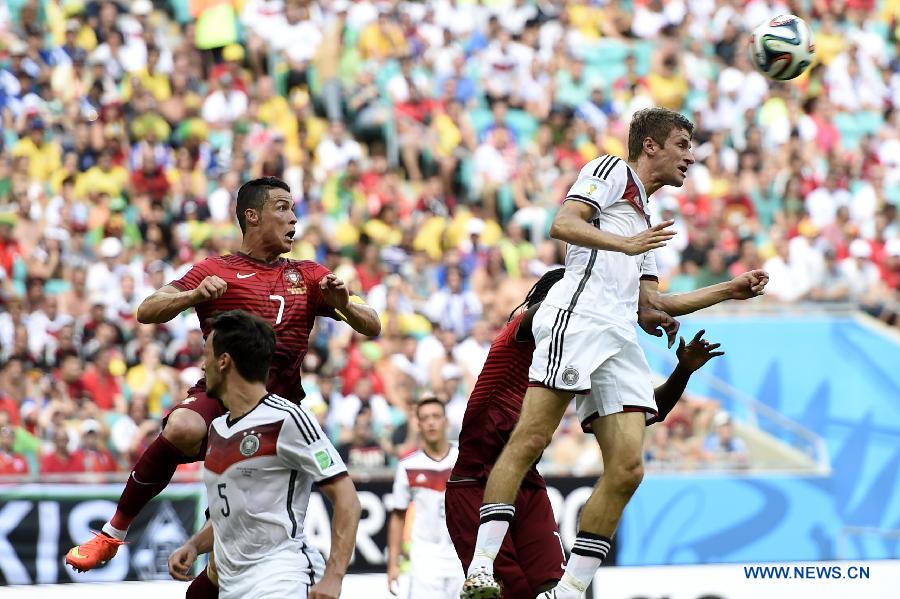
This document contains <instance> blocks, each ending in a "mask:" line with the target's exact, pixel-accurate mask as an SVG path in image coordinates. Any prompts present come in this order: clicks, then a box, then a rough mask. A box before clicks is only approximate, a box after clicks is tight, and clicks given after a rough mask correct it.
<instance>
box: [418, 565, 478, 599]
mask: <svg viewBox="0 0 900 599" xmlns="http://www.w3.org/2000/svg"><path fill="white" fill-rule="evenodd" d="M464 582H465V578H464V577H463V576H462V574H460V575H459V576H446V575H443V576H428V573H427V572H417V571H415V570H413V572H412V574H411V575H410V580H409V595H408V599H459V593H460V591H462V586H463V583H464Z"/></svg>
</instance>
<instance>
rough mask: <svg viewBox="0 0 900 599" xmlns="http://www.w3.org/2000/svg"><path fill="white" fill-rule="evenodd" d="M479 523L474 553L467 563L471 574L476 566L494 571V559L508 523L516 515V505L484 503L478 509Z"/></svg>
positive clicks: (501, 543)
mask: <svg viewBox="0 0 900 599" xmlns="http://www.w3.org/2000/svg"><path fill="white" fill-rule="evenodd" d="M479 513H480V516H481V518H480V520H481V523H480V524H479V525H478V537H476V539H475V554H474V555H473V556H472V563H471V564H469V572H468V574H471V573H472V572H474V571H475V569H476V568H485V569H487V571H488V572H491V573H493V572H494V560H495V559H496V558H497V554H498V553H499V552H500V546H501V545H503V539H504V538H505V537H506V531H508V530H509V523H510V522H512V519H513V516H515V515H516V507H515V506H514V505H511V504H509V503H485V504H484V505H482V506H481V509H480V510H479Z"/></svg>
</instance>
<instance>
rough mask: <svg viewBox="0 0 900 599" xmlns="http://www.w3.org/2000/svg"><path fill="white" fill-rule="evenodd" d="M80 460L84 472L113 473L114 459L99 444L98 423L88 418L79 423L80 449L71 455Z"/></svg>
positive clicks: (115, 464) (116, 465) (115, 465)
mask: <svg viewBox="0 0 900 599" xmlns="http://www.w3.org/2000/svg"><path fill="white" fill-rule="evenodd" d="M73 458H75V459H76V460H80V461H81V464H82V468H83V471H84V472H115V471H116V470H117V469H118V464H117V463H116V459H115V458H114V457H113V455H112V453H110V452H109V450H107V449H106V448H105V447H104V446H103V445H102V444H101V443H100V423H99V422H97V421H96V420H94V419H93V418H89V419H88V420H85V421H84V422H82V423H81V448H80V449H77V450H76V451H75V453H74V454H73Z"/></svg>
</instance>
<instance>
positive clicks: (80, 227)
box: [0, 0, 900, 474]
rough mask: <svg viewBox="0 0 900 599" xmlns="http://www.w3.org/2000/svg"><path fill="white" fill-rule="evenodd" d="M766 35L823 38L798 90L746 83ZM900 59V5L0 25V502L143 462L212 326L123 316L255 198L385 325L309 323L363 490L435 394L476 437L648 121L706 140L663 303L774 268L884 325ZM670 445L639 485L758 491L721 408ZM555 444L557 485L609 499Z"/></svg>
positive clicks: (692, 6)
mask: <svg viewBox="0 0 900 599" xmlns="http://www.w3.org/2000/svg"><path fill="white" fill-rule="evenodd" d="M778 12H792V13H794V14H800V15H803V16H804V17H805V18H807V20H808V21H809V22H810V23H811V25H812V26H813V28H814V31H815V35H816V52H817V59H818V61H817V63H816V64H815V65H814V67H813V68H812V69H810V72H809V73H808V74H806V75H804V76H802V77H801V78H800V79H798V80H797V81H795V82H791V83H789V84H773V83H772V82H770V81H768V80H766V79H765V78H764V77H763V76H761V75H760V74H758V73H757V72H755V71H754V70H753V68H752V66H751V64H750V61H749V59H748V56H747V53H746V43H747V42H746V32H747V30H748V28H749V27H752V26H753V25H755V24H756V23H757V22H759V21H761V20H763V19H764V18H766V17H767V16H769V15H771V14H777V13H778ZM898 39H900V3H898V2H897V1H896V0H884V1H883V2H878V3H876V2H875V1H874V0H847V1H840V0H834V1H825V0H822V1H819V0H814V1H813V2H811V3H806V2H787V3H781V2H766V1H763V0H750V1H748V2H744V3H732V2H727V1H723V0H684V1H682V0H634V1H633V2H625V3H617V2H593V1H590V0H568V1H564V2H560V1H557V2H547V1H544V0H483V1H482V2H474V1H464V0H435V1H429V2H424V1H423V2H413V1H408V2H398V1H384V2H372V1H368V0H360V1H355V2H352V3H351V2H348V1H346V0H330V1H327V2H313V1H308V0H307V1H303V0H244V1H241V0H191V1H188V0H171V1H167V0H155V1H153V2H151V1H150V0H133V1H131V2H119V3H117V2H113V1H110V0H100V1H96V0H90V1H84V0H17V1H15V2H4V3H2V4H0V66H2V69H0V116H2V128H3V130H2V136H0V147H2V152H0V365H2V366H0V474H24V473H25V472H30V473H31V474H37V473H42V474H49V473H71V472H84V471H89V472H94V471H104V472H105V471H114V470H123V469H127V468H128V467H129V466H130V465H131V464H132V463H133V461H134V460H135V459H136V457H137V456H138V455H139V454H140V452H141V451H142V449H143V448H144V447H145V446H146V445H147V443H148V442H149V441H150V440H152V439H153V438H154V437H155V435H156V434H158V432H159V429H160V418H161V416H162V415H164V414H165V412H166V410H167V408H169V407H171V406H172V405H173V403H177V402H178V401H180V400H181V399H182V398H184V397H185V396H186V390H187V389H188V388H189V387H190V386H191V385H192V384H193V383H194V382H195V381H196V380H197V379H198V378H200V377H201V376H202V372H201V371H200V369H199V368H198V366H199V364H200V358H201V356H202V354H203V339H202V336H201V333H200V330H199V325H198V323H197V321H196V317H194V316H193V314H185V315H183V316H182V317H180V318H178V319H176V320H175V321H173V322H171V323H169V324H167V325H165V326H157V325H141V324H138V323H137V322H136V320H135V309H136V308H137V306H138V305H139V304H140V302H141V301H142V299H143V298H145V297H146V296H147V295H148V294H149V293H151V292H152V291H153V290H155V289H157V288H159V287H161V286H162V285H165V284H166V283H168V282H170V281H172V280H174V279H176V278H178V277H179V276H181V275H182V274H183V273H185V272H186V270H187V269H188V268H189V267H190V265H191V264H193V263H195V262H197V261H199V260H201V259H203V258H204V257H206V256H208V255H210V254H216V253H223V252H229V251H234V250H236V248H237V247H238V246H239V243H240V232H239V230H238V228H237V226H236V224H235V222H234V203H233V202H234V199H235V193H236V190H237V188H238V187H239V186H240V184H241V183H242V182H243V181H245V180H247V179H249V178H252V177H258V176H264V175H273V176H277V177H280V178H283V179H284V180H286V181H287V182H288V183H289V184H290V186H291V189H292V192H293V196H294V198H295V200H296V210H297V214H298V217H299V218H300V224H299V226H298V235H297V242H296V243H295V245H294V250H293V252H292V253H291V255H290V256H291V257H293V258H298V259H310V260H316V261H318V262H320V263H321V264H324V265H325V266H326V267H328V268H329V269H331V270H332V271H333V272H335V273H336V274H337V275H338V276H339V277H341V278H342V279H343V280H344V281H346V282H347V284H348V285H349V287H350V288H351V289H353V290H354V291H355V292H356V293H357V294H359V295H360V296H362V297H365V299H366V301H367V303H368V304H369V305H371V306H372V307H373V308H375V309H376V310H377V311H378V313H379V314H380V315H381V318H382V323H383V334H382V335H381V337H380V338H378V339H376V340H374V341H365V340H364V339H363V338H361V337H358V336H354V335H353V334H352V331H351V330H350V329H349V327H347V326H346V325H344V324H341V323H336V322H334V321H329V320H324V319H320V323H319V326H318V328H317V331H316V332H315V336H314V339H312V340H311V344H310V352H309V354H308V356H307V358H306V362H305V364H304V368H305V370H306V373H307V374H306V375H305V378H304V388H305V389H306V391H307V394H308V397H307V399H306V400H305V401H306V402H307V405H308V406H309V407H310V408H311V409H312V410H313V411H314V412H315V413H316V415H317V416H318V417H319V419H320V421H321V422H322V423H323V425H324V426H325V427H326V430H328V431H329V432H330V434H331V435H332V436H333V438H334V440H335V441H336V443H337V444H338V445H339V447H340V451H341V453H342V455H344V457H345V459H346V460H347V462H348V465H350V466H351V467H375V466H387V465H390V464H391V463H392V460H394V459H395V458H396V456H397V455H398V454H402V453H403V452H404V451H406V450H407V449H408V448H410V447H411V446H412V444H414V443H415V422H414V419H412V420H411V419H410V418H409V415H410V413H411V412H410V406H411V405H412V403H413V401H414V399H415V398H417V397H419V396H421V395H422V394H423V393H430V394H435V395H437V396H438V397H440V398H442V399H444V400H445V401H446V402H447V406H448V414H449V416H450V421H451V424H452V426H453V427H454V428H455V431H454V432H458V427H459V424H460V422H461V419H462V415H463V412H464V410H465V405H466V398H467V393H468V390H470V389H471V388H472V384H473V381H474V380H475V377H477V374H478V372H479V370H480V368H481V365H482V364H483V362H484V359H485V357H486V355H487V351H488V348H489V347H490V343H491V340H492V338H493V334H494V332H495V331H496V330H498V328H499V327H500V326H502V324H503V323H505V322H506V320H507V318H508V316H509V314H510V311H511V310H512V309H513V308H515V307H516V306H517V305H518V304H519V303H520V302H521V301H522V299H523V298H524V296H525V294H526V293H527V291H528V289H529V288H530V287H531V286H532V284H533V283H534V282H535V281H536V280H537V277H539V276H540V275H541V274H543V273H544V272H546V271H547V270H548V269H549V268H551V267H552V266H554V265H557V264H559V263H560V262H561V261H562V259H563V256H564V254H563V248H562V247H561V246H560V244H559V243H556V242H554V241H552V240H550V239H549V238H548V235H547V232H548V229H549V225H550V222H551V220H552V216H553V213H554V210H555V209H556V208H557V206H558V204H559V199H560V198H561V197H562V196H563V195H564V193H565V190H566V189H568V187H569V186H570V185H571V183H572V182H573V181H574V179H575V177H576V175H577V173H578V170H579V169H580V167H581V166H582V165H583V164H584V163H586V162H587V161H589V160H591V159H592V158H594V157H596V156H598V155H600V154H603V153H610V154H616V155H619V156H624V155H625V137H626V135H627V124H628V122H629V118H630V115H631V114H632V113H633V112H634V111H636V110H638V109H640V108H644V107H648V106H652V105H660V106H665V107H667V108H670V109H674V110H678V111H680V112H682V113H683V114H685V115H686V116H688V117H690V118H691V119H692V120H693V121H694V122H695V123H696V129H695V132H694V140H693V143H694V154H695V156H696V159H697V162H696V164H694V165H693V166H692V168H691V170H690V172H689V174H688V178H687V182H686V184H685V186H684V187H683V188H681V189H673V188H664V189H663V190H661V191H660V192H659V193H657V194H656V195H655V196H654V198H653V200H652V202H651V209H652V211H653V214H654V221H656V222H658V221H659V220H661V219H668V218H673V219H675V220H676V228H677V230H678V235H677V236H676V237H675V239H674V240H673V241H672V242H671V243H670V244H669V245H668V246H667V247H666V248H664V249H662V250H660V251H658V254H657V263H658V266H659V269H660V275H661V276H660V283H661V289H662V290H664V291H668V292H679V291H685V290H691V289H694V288H697V287H701V286H705V285H710V284H714V283H718V282H721V281H725V280H728V279H730V278H731V277H732V276H734V275H736V274H738V273H741V272H743V271H745V270H749V269H752V268H764V269H766V270H767V271H768V272H769V273H770V277H771V278H770V282H769V285H768V287H767V296H766V298H765V299H766V301H769V302H785V303H791V302H800V301H816V302H852V303H855V304H857V305H859V306H860V307H862V309H864V310H865V311H867V312H869V313H870V314H872V315H874V316H876V317H878V318H881V319H883V320H884V321H885V322H887V323H889V324H894V323H895V322H896V321H897V317H896V314H897V312H898V301H900V219H898V216H897V204H898V202H900V110H897V109H898V108H900V53H898V49H900V41H898ZM710 335H713V333H712V332H711V333H710ZM726 349H727V348H726ZM673 416H674V417H673V418H672V419H671V420H670V421H669V422H667V423H666V424H665V425H660V426H658V427H655V428H656V430H655V431H653V429H651V431H653V432H652V433H650V434H648V444H647V456H648V460H650V461H651V462H653V461H656V462H661V463H663V464H664V465H665V466H666V467H676V468H677V467H680V465H682V464H685V463H689V464H692V465H696V466H702V465H703V464H706V463H709V462H717V463H718V462H721V461H723V459H724V461H726V462H729V463H732V464H735V465H741V466H742V465H746V461H747V456H746V448H744V447H743V446H742V444H741V443H735V442H734V441H729V440H727V436H728V435H730V434H732V433H731V432H730V431H729V430H728V429H729V427H730V422H729V421H728V418H727V416H726V415H724V414H722V413H718V412H717V411H716V407H715V405H711V404H709V403H708V402H703V401H690V400H689V401H687V402H685V403H684V405H682V406H681V407H680V408H679V411H678V412H677V413H676V414H673ZM566 423H567V424H566V425H564V427H563V429H564V432H563V433H561V434H559V435H557V440H556V441H555V443H554V445H553V446H551V448H550V450H548V452H547V454H546V455H545V458H544V460H545V462H546V463H548V464H564V465H567V466H573V465H576V466H578V467H583V468H587V469H590V468H592V467H593V468H596V467H597V465H598V463H599V462H598V460H599V456H598V455H597V450H596V443H594V442H593V441H592V440H591V439H590V438H589V437H586V436H584V435H582V434H581V432H580V427H579V426H578V422H577V419H576V418H575V416H574V414H571V415H569V416H568V417H567V420H566ZM723 439H724V440H723ZM723 454H727V455H725V456H724V458H723Z"/></svg>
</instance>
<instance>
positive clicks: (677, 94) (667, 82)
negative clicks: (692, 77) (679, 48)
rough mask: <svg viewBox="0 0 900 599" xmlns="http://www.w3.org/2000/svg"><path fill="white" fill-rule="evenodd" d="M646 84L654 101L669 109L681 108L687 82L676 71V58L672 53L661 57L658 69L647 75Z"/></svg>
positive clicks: (685, 94) (677, 109)
mask: <svg viewBox="0 0 900 599" xmlns="http://www.w3.org/2000/svg"><path fill="white" fill-rule="evenodd" d="M647 85H648V86H649V88H650V95H651V96H653V101H654V102H656V103H657V104H659V105H660V106H664V107H665V108H668V109H669V110H675V111H679V110H681V107H682V106H683V105H684V99H685V98H686V97H687V94H688V84H687V80H686V79H685V78H684V76H683V75H682V74H681V73H679V72H678V58H676V57H675V55H674V54H669V55H668V56H666V57H665V58H663V60H662V65H661V66H660V69H659V71H658V72H653V73H650V74H649V75H648V76H647Z"/></svg>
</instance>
